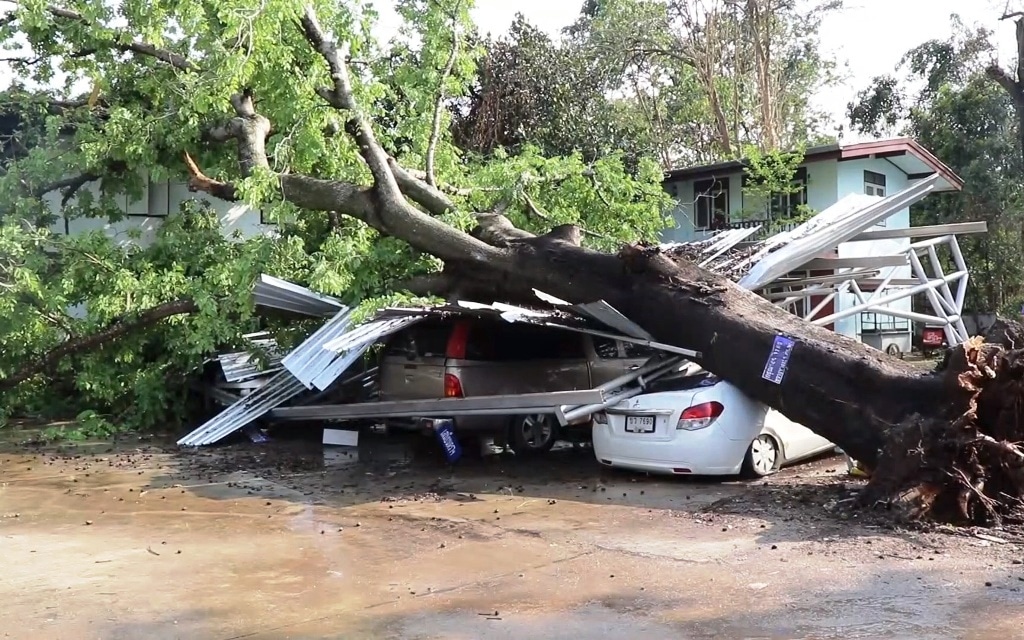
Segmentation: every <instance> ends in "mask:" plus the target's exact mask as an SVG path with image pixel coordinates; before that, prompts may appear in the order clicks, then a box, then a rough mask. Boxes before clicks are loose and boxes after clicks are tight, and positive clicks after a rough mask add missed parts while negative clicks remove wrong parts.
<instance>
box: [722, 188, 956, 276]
mask: <svg viewBox="0 0 1024 640" xmlns="http://www.w3.org/2000/svg"><path fill="white" fill-rule="evenodd" d="M939 180H940V176H939V175H938V174H934V175H932V176H929V177H928V178H925V179H924V180H921V181H920V182H917V183H916V184H914V185H912V186H910V187H908V188H906V189H904V190H902V191H900V192H898V193H895V194H893V195H891V196H888V197H886V198H881V199H879V198H877V197H874V196H866V195H862V194H855V195H850V196H847V197H846V198H843V199H842V200H840V201H839V202H837V203H836V204H834V205H832V206H831V207H829V208H828V209H826V210H825V211H822V212H821V213H819V214H818V215H816V216H814V217H813V218H811V219H810V220H808V221H807V222H805V223H804V224H802V225H800V226H799V227H797V228H796V229H794V230H793V231H790V232H788V233H786V234H780V235H781V236H785V237H784V238H782V241H781V242H780V241H776V242H775V243H774V246H773V250H771V251H768V250H767V249H762V250H761V251H760V252H759V253H758V254H757V256H755V260H756V264H753V266H752V267H751V269H750V271H749V272H748V273H747V274H746V275H745V276H743V277H742V278H740V280H739V285H740V286H741V287H744V288H746V289H750V290H753V291H756V290H758V289H761V288H763V287H765V286H767V285H769V284H771V283H772V281H774V280H775V279H776V278H780V277H782V276H784V275H786V274H787V273H789V272H791V271H794V270H796V269H799V268H800V267H801V266H803V265H805V264H807V263H808V262H810V261H811V260H813V259H814V258H816V257H817V256H819V255H820V254H821V253H823V252H825V251H827V250H829V249H832V248H835V247H837V246H839V245H840V244H842V243H844V242H846V241H848V240H851V239H852V238H854V237H856V236H857V234H859V233H861V232H863V231H865V230H867V229H869V228H871V227H873V226H874V225H876V224H878V223H879V222H881V221H882V220H885V219H886V218H888V217H890V216H892V215H893V214H894V213H896V212H898V211H900V210H902V209H905V208H907V207H909V206H910V205H912V204H914V203H915V202H918V201H920V200H921V199H923V198H924V197H925V196H927V195H928V194H929V193H932V192H933V191H935V190H936V189H937V188H938V186H939V184H938V182H939ZM866 199H870V200H873V202H871V203H870V204H866V203H867V200H866ZM851 209H852V210H851Z"/></svg>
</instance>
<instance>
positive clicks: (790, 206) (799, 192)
mask: <svg viewBox="0 0 1024 640" xmlns="http://www.w3.org/2000/svg"><path fill="white" fill-rule="evenodd" d="M791 184H792V187H791V189H790V190H789V191H786V192H781V191H773V192H771V193H770V194H768V197H767V200H766V201H764V204H763V207H764V220H782V219H785V218H794V217H796V216H797V215H798V214H799V213H800V210H799V208H800V207H802V206H806V205H807V167H799V168H797V170H796V173H795V174H794V175H793V181H792V183H791ZM748 185H751V186H753V185H752V182H751V180H750V176H743V186H744V187H747V186H748ZM756 200H758V201H759V202H758V204H757V205H756V208H760V207H761V206H762V205H761V203H760V201H761V198H760V197H757V198H756Z"/></svg>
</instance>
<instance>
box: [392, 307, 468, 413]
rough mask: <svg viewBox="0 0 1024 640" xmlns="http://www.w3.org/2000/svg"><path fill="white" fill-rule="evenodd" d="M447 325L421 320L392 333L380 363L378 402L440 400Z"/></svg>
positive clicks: (447, 331)
mask: <svg viewBox="0 0 1024 640" xmlns="http://www.w3.org/2000/svg"><path fill="white" fill-rule="evenodd" d="M450 333H451V323H450V322H445V321H430V320H428V321H425V322H421V323H418V324H414V325H412V326H411V327H409V328H408V329H406V330H404V331H401V332H399V333H398V334H396V335H395V336H394V337H392V339H391V340H390V341H388V342H387V344H385V346H384V352H383V354H382V356H381V361H380V371H379V376H380V397H381V400H425V399H428V398H441V397H444V365H445V349H446V345H447V341H448V336H449V335H450Z"/></svg>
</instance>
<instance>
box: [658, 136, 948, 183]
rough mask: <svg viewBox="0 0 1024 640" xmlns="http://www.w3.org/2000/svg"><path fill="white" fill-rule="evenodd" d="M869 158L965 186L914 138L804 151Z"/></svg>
mask: <svg viewBox="0 0 1024 640" xmlns="http://www.w3.org/2000/svg"><path fill="white" fill-rule="evenodd" d="M868 158H884V159H885V160H888V161H889V162H890V163H892V164H893V166H895V167H896V168H897V169H899V170H900V171H902V172H903V173H905V174H906V175H907V177H908V178H910V179H911V180H920V179H922V178H926V177H928V176H930V175H932V174H938V175H939V176H940V177H941V180H940V181H939V182H940V184H939V189H938V190H940V191H959V190H960V189H962V188H963V186H964V181H963V178H961V177H960V176H958V175H957V174H956V172H954V171H953V170H952V169H950V168H949V167H948V166H946V165H945V164H944V163H943V162H942V161H941V160H939V159H938V158H936V157H935V156H934V155H933V154H932V152H931V151H928V150H927V149H925V148H924V147H922V146H921V145H920V143H918V142H917V141H916V140H913V139H911V138H893V139H890V140H873V141H871V142H859V143H857V144H848V145H839V144H828V145H821V146H818V147H810V148H809V149H807V150H806V151H805V152H804V161H803V163H802V164H810V163H812V162H822V161H825V160H838V161H839V162H843V161H847V160H863V159H868ZM746 164H747V163H746V161H745V160H730V161H728V162H719V163H716V164H708V165H702V166H697V167H689V168H686V169H672V170H671V171H666V172H665V179H666V180H669V181H672V180H701V179H705V178H715V177H723V176H726V175H730V174H735V173H737V172H739V171H742V170H743V169H744V168H745V167H746Z"/></svg>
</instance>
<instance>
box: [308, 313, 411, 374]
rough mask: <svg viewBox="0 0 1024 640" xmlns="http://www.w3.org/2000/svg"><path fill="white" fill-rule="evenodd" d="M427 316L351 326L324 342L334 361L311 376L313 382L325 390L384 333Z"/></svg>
mask: <svg viewBox="0 0 1024 640" xmlns="http://www.w3.org/2000/svg"><path fill="white" fill-rule="evenodd" d="M424 318H426V316H424V315H415V316H406V317H399V318H388V319H385V320H374V321H371V322H367V323H366V324H361V325H359V326H358V327H355V328H353V329H352V330H351V331H348V332H346V333H344V334H342V335H340V336H338V337H336V338H334V339H333V340H331V341H330V342H328V343H326V344H325V345H324V347H323V348H324V350H326V351H328V352H331V353H334V354H336V355H337V356H338V357H336V358H335V359H334V360H333V361H331V362H330V364H328V365H327V366H325V367H324V368H323V370H322V371H321V372H320V373H319V374H317V376H316V377H315V378H313V381H312V382H313V386H315V387H316V388H317V389H320V390H321V391H326V390H327V388H328V387H330V386H331V385H332V384H334V381H335V380H337V379H338V377H339V376H341V374H343V373H344V372H345V371H346V370H348V368H349V367H351V366H352V365H353V364H355V362H356V360H358V359H359V357H360V356H362V355H363V354H364V353H366V350H367V349H369V348H370V347H371V346H373V345H374V344H375V343H376V342H377V341H379V340H380V339H381V338H383V337H384V336H389V335H391V334H393V333H395V332H397V331H400V330H402V329H404V328H405V327H408V326H409V325H411V324H415V323H417V322H419V321H420V320H423V319H424Z"/></svg>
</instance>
